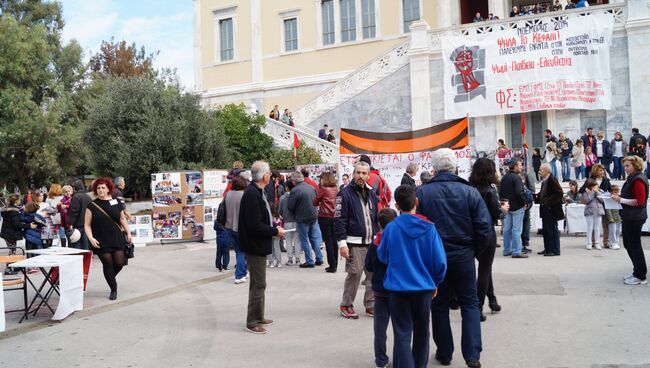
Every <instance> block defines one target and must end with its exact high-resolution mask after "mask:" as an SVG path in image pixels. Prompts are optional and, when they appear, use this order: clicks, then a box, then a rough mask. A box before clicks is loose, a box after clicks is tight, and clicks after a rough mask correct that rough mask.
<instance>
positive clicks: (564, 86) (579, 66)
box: [442, 13, 614, 119]
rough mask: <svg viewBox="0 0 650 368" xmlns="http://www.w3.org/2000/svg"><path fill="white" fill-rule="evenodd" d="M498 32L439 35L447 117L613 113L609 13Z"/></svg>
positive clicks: (522, 24) (527, 23)
mask: <svg viewBox="0 0 650 368" xmlns="http://www.w3.org/2000/svg"><path fill="white" fill-rule="evenodd" d="M488 26H489V23H488V24H486V27H488ZM498 27H500V25H498V24H495V25H494V26H493V29H492V32H489V33H484V34H481V35H478V36H457V35H454V34H453V33H448V34H446V35H444V36H443V37H442V52H443V57H442V58H443V63H444V91H445V118H446V119H454V118H460V117H464V116H470V117H476V116H492V115H505V114H517V113H522V112H527V111H536V110H549V109H586V110H593V109H611V104H612V96H611V73H610V65H609V64H610V55H609V54H610V52H609V51H610V50H609V48H610V45H611V41H612V30H613V27H614V18H613V15H612V14H590V15H587V16H581V15H579V14H575V15H571V16H562V15H561V14H559V13H558V14H557V15H555V16H549V17H546V18H541V19H535V20H534V21H530V20H528V21H527V20H522V21H520V22H519V23H518V27H517V28H513V29H498Z"/></svg>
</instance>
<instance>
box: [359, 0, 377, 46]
mask: <svg viewBox="0 0 650 368" xmlns="http://www.w3.org/2000/svg"><path fill="white" fill-rule="evenodd" d="M361 14H362V17H363V38H364V39H365V38H374V37H375V35H376V33H377V30H376V28H377V27H376V25H375V0H361Z"/></svg>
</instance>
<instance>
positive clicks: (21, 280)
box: [0, 247, 28, 323]
mask: <svg viewBox="0 0 650 368" xmlns="http://www.w3.org/2000/svg"><path fill="white" fill-rule="evenodd" d="M14 252H15V253H22V254H13V253H14ZM6 253H8V254H6ZM25 258H26V257H25V250H23V249H22V248H18V247H16V248H9V247H0V269H4V270H6V268H7V265H8V264H10V263H14V262H18V261H22V260H23V259H25ZM2 288H3V289H4V291H5V292H7V291H19V290H22V291H23V308H22V309H14V310H5V313H15V312H22V314H23V316H22V318H20V321H19V322H18V323H21V322H22V321H23V319H27V314H28V313H27V312H28V310H27V308H28V307H27V282H26V281H25V273H24V272H21V273H20V274H18V275H5V274H3V278H2Z"/></svg>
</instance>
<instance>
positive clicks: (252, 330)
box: [245, 326, 266, 335]
mask: <svg viewBox="0 0 650 368" xmlns="http://www.w3.org/2000/svg"><path fill="white" fill-rule="evenodd" d="M245 330H246V332H250V333H254V334H257V335H263V334H265V333H266V329H265V328H264V327H262V326H246V328H245Z"/></svg>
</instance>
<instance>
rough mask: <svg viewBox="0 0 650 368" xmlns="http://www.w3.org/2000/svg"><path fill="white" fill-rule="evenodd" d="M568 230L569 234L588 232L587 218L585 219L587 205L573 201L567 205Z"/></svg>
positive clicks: (565, 211) (565, 210) (565, 212)
mask: <svg viewBox="0 0 650 368" xmlns="http://www.w3.org/2000/svg"><path fill="white" fill-rule="evenodd" d="M564 214H565V215H566V222H567V232H568V233H569V234H577V233H586V232H587V219H585V205H584V204H577V203H572V204H569V205H567V206H566V207H565V209H564Z"/></svg>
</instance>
